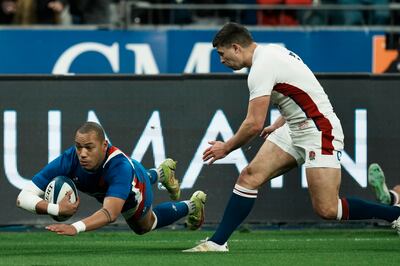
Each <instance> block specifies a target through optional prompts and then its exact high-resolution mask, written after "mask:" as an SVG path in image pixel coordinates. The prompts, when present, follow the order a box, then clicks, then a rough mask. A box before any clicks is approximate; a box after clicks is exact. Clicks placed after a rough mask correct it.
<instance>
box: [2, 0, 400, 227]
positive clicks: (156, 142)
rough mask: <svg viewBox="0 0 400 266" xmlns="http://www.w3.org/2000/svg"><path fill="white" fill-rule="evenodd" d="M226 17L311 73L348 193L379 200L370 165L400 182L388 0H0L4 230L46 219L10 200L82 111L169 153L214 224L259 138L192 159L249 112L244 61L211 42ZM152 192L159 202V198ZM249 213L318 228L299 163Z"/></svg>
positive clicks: (133, 141)
mask: <svg viewBox="0 0 400 266" xmlns="http://www.w3.org/2000/svg"><path fill="white" fill-rule="evenodd" d="M228 21H235V22H238V23H242V24H244V25H246V26H247V27H248V28H249V30H250V31H251V33H252V34H253V37H254V39H255V40H256V42H257V43H259V44H260V45H266V44H269V43H274V44H278V45H282V46H285V47H287V48H288V49H290V50H292V51H294V52H295V53H296V54H298V55H299V56H300V57H301V58H302V59H303V61H304V62H305V63H306V64H307V65H308V66H309V67H310V68H311V70H312V71H314V72H315V73H316V74H317V77H318V78H319V80H320V82H321V83H322V85H323V86H324V88H325V90H326V91H327V92H328V95H329V97H330V100H331V101H332V103H333V105H334V108H335V111H336V112H337V113H338V116H339V118H340V119H341V121H342V123H343V128H344V131H345V136H346V139H345V143H346V145H345V151H344V153H343V158H342V166H343V181H342V194H343V195H355V196H362V197H364V198H367V199H370V200H374V195H373V193H372V191H371V190H370V189H369V188H368V185H367V169H368V165H369V164H370V163H372V162H378V163H381V165H382V167H383V168H384V170H385V172H386V174H387V177H388V184H389V185H390V186H393V185H395V184H397V183H400V176H399V175H398V172H399V171H400V165H399V164H398V158H397V156H398V154H397V152H396V151H397V147H400V137H398V132H399V130H400V126H399V123H397V119H398V114H399V111H398V109H397V108H396V107H397V99H399V98H400V90H399V89H400V76H399V75H398V73H399V72H400V53H399V47H400V42H399V41H400V38H399V36H400V35H399V33H400V27H399V21H400V4H399V3H398V1H397V0H375V1H373V0H225V1H224V0H216V1H212V0H203V1H196V0H175V1H174V0H156V1H111V0H79V1H78V0H70V1H68V0H57V1H51V0H0V93H1V96H0V109H1V113H0V115H1V116H2V121H3V122H2V123H0V124H1V127H0V138H2V143H3V145H2V146H1V145H0V161H1V162H2V163H1V164H0V206H1V207H2V208H3V212H2V213H1V214H0V225H3V226H6V227H8V226H12V225H21V224H22V225H38V224H39V225H40V224H48V223H49V222H51V221H52V220H51V218H49V217H47V216H35V215H32V214H30V213H27V212H24V211H22V210H19V209H17V208H16V207H15V200H16V197H17V195H18V192H19V190H20V189H21V188H22V187H23V185H24V184H26V182H28V181H29V180H30V179H31V178H32V176H33V175H34V174H35V173H37V172H38V171H39V170H40V169H41V168H42V167H43V166H45V165H46V164H47V163H48V162H49V161H51V160H52V159H54V158H55V157H57V156H58V155H59V154H60V153H61V152H62V151H63V150H64V149H67V148H68V147H70V146H71V145H72V144H73V143H72V140H73V132H74V130H75V128H76V127H78V126H79V125H80V124H82V123H83V122H84V121H86V120H91V121H97V122H99V123H101V124H102V126H103V127H104V129H105V131H106V134H107V136H108V138H109V140H110V141H111V142H112V144H114V145H115V146H117V147H120V148H121V149H122V150H123V151H124V152H125V153H126V154H127V155H130V156H131V157H133V158H135V159H137V160H139V161H141V162H142V163H143V164H144V165H145V166H146V167H149V168H150V167H154V166H156V165H158V164H159V163H160V162H161V161H162V160H163V159H164V158H166V157H172V158H174V159H176V160H178V162H179V164H178V170H177V174H178V175H179V178H180V181H181V182H182V189H183V198H184V199H185V198H187V197H189V196H190V195H191V193H193V191H195V190H198V189H203V190H205V191H206V192H207V193H208V199H209V205H208V206H207V218H206V223H208V224H216V223H217V222H218V221H219V219H220V217H221V215H222V212H223V209H224V206H225V203H226V202H227V200H228V198H229V195H230V194H231V191H232V187H233V185H234V183H235V180H236V178H237V176H238V174H239V173H240V170H241V169H242V168H243V167H244V166H245V165H246V164H247V163H248V162H249V161H250V160H251V159H252V158H253V157H254V155H255V153H256V151H257V149H258V147H259V146H260V145H261V143H262V140H261V139H255V140H254V141H252V142H251V143H249V144H248V145H246V146H245V147H243V148H242V149H239V150H237V151H235V152H234V153H232V154H231V155H230V156H228V157H226V158H225V159H224V160H221V161H220V162H219V163H218V164H215V165H213V166H206V165H205V164H203V162H202V161H201V154H202V152H203V150H204V149H205V148H206V147H207V141H208V140H212V139H220V140H226V139H228V138H229V137H230V136H232V134H233V133H234V132H236V130H237V129H238V127H239V126H240V123H241V121H242V119H243V118H244V116H245V114H246V108H247V99H248V90H247V84H246V73H247V72H248V70H247V69H242V70H240V71H236V72H235V73H234V72H232V70H230V69H228V68H226V67H224V66H223V65H222V64H220V62H219V58H218V55H217V53H216V52H215V50H214V49H213V47H212V44H211V41H212V39H213V36H214V35H215V33H216V32H217V31H218V29H219V28H220V27H221V26H222V25H223V24H224V23H226V22H228ZM277 114H278V113H277V110H276V109H272V110H271V112H270V114H269V115H268V118H267V121H266V123H267V124H268V123H270V121H273V120H274V119H275V118H276V117H277ZM0 121H1V120H0ZM154 191H155V202H156V204H157V203H159V202H161V201H165V200H168V196H167V193H165V191H162V190H160V191H159V190H157V188H154ZM81 205H82V207H81V208H80V210H79V213H78V214H77V215H76V216H74V217H73V218H72V219H73V220H79V219H80V218H82V217H85V216H87V215H89V214H91V213H92V212H93V211H94V210H96V209H97V208H98V207H99V205H98V203H96V202H95V201H94V200H92V199H89V198H87V197H84V200H83V201H82V203H81ZM247 221H248V222H249V223H253V224H279V225H282V224H286V223H308V222H309V223H323V221H322V220H320V219H319V218H318V217H317V216H316V215H315V214H314V213H313V212H312V209H311V203H310V200H309V197H308V191H307V182H306V180H305V177H304V169H302V168H300V169H295V170H293V171H291V172H289V173H288V174H285V175H284V176H281V177H279V178H277V179H275V180H273V181H272V182H271V183H269V184H266V185H265V189H263V190H262V191H261V192H260V195H259V199H258V201H257V203H256V207H255V209H254V210H253V212H252V214H251V215H250V216H249V218H248V220H247ZM372 223H374V221H372Z"/></svg>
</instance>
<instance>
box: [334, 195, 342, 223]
mask: <svg viewBox="0 0 400 266" xmlns="http://www.w3.org/2000/svg"><path fill="white" fill-rule="evenodd" d="M342 216H343V207H342V200H341V199H338V206H337V214H336V220H338V221H340V220H342Z"/></svg>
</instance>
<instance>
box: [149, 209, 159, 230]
mask: <svg viewBox="0 0 400 266" xmlns="http://www.w3.org/2000/svg"><path fill="white" fill-rule="evenodd" d="M153 216H154V223H153V225H152V226H151V231H153V230H154V229H155V228H156V226H157V223H158V218H157V215H156V214H155V213H154V212H153Z"/></svg>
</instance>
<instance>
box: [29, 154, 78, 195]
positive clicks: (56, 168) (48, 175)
mask: <svg viewBox="0 0 400 266" xmlns="http://www.w3.org/2000/svg"><path fill="white" fill-rule="evenodd" d="M74 160H76V154H75V148H74V147H71V148H69V149H68V150H66V151H65V152H64V153H62V154H61V155H60V156H58V157H57V158H56V159H54V160H53V161H51V162H50V163H49V164H48V165H46V166H45V167H44V168H43V169H42V170H41V171H40V172H39V173H37V174H36V175H35V176H34V177H33V178H32V182H33V183H34V184H35V185H36V186H37V187H38V188H40V189H41V190H43V191H44V190H45V189H46V187H47V185H48V184H49V183H50V181H51V180H52V179H53V178H54V177H56V176H61V175H62V176H68V174H69V173H70V172H71V169H72V166H73V164H74Z"/></svg>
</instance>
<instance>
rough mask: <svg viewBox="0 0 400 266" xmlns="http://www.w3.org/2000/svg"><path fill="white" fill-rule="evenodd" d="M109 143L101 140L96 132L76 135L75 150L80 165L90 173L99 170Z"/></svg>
mask: <svg viewBox="0 0 400 266" xmlns="http://www.w3.org/2000/svg"><path fill="white" fill-rule="evenodd" d="M107 146H108V143H107V141H106V140H104V141H101V140H99V138H98V136H97V134H96V133H95V132H93V131H92V132H89V133H79V132H77V133H76V135H75V150H76V154H77V155H78V159H79V163H80V165H81V166H82V167H83V168H84V169H85V170H88V171H95V170H97V169H98V168H99V167H100V166H101V164H102V163H103V161H104V159H105V157H106V152H107Z"/></svg>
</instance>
